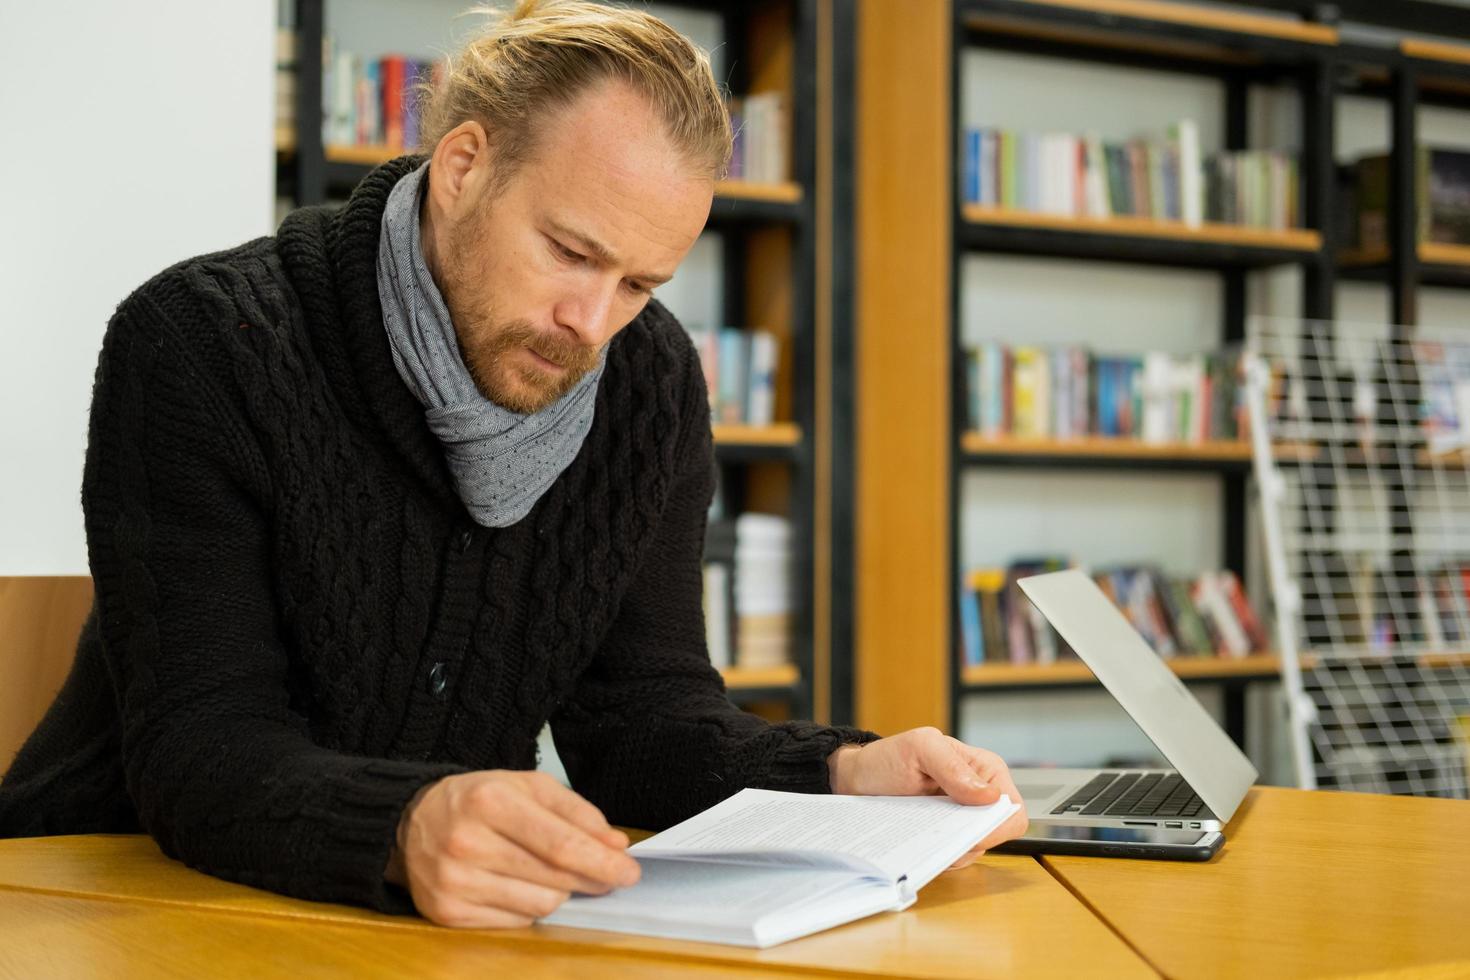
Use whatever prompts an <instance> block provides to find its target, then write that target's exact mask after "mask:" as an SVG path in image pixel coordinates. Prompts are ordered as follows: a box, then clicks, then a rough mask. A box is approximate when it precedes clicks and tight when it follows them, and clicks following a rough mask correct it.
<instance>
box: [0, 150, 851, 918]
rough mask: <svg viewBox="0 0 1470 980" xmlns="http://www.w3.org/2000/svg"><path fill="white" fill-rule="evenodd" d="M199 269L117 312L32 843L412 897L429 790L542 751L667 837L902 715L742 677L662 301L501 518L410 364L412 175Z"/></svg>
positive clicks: (389, 176)
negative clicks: (382, 260)
mask: <svg viewBox="0 0 1470 980" xmlns="http://www.w3.org/2000/svg"><path fill="white" fill-rule="evenodd" d="M419 162H421V158H415V157H404V158H400V159H398V160H395V161H393V162H391V163H389V164H386V165H384V166H383V167H380V168H378V169H377V170H375V171H374V172H373V173H372V174H371V175H370V176H368V177H367V178H366V179H365V180H364V181H363V182H362V184H361V185H360V186H359V187H358V189H357V190H356V191H355V192H354V194H353V195H352V198H351V200H350V201H349V202H348V203H347V204H346V205H345V207H342V208H340V209H329V208H324V207H317V208H304V209H301V210H298V211H296V212H294V213H293V214H291V215H290V216H289V217H288V218H287V219H286V220H285V222H283V223H282V225H281V227H280V229H279V232H278V234H277V235H276V236H275V237H274V238H262V239H258V240H256V241H253V242H249V243H247V244H245V245H241V246H239V247H238V248H235V249H231V250H229V251H226V252H219V253H215V254H212V255H206V256H202V257H199V258H195V259H191V260H189V261H186V262H182V263H180V264H178V265H176V266H173V267H172V268H170V269H168V270H166V271H164V272H163V273H161V274H159V275H158V276H156V277H155V278H153V279H151V280H150V281H149V282H147V283H146V284H144V285H143V286H142V287H140V288H139V289H138V290H136V291H135V292H134V293H133V294H132V295H131V296H129V297H128V298H127V299H126V300H124V301H123V303H122V304H121V305H120V306H119V307H118V309H117V312H116V314H115V315H114V316H113V318H112V320H111V322H110V323H109V325H108V328H107V333H106V336H105V338H104V339H103V343H102V352H101V356H100V358H99V361H98V365H97V374H96V381H95V388H94V391H93V401H92V413H91V422H90V428H89V433H88V442H87V457H86V468H85V472H84V475H83V480H82V504H83V509H84V511H85V515H86V531H87V546H88V555H89V560H90V564H91V570H92V577H93V580H94V582H95V585H96V602H95V604H94V606H93V609H92V613H91V615H90V616H89V618H88V620H87V623H86V625H85V627H84V628H83V631H82V636H81V640H80V642H79V645H78V650H77V660H76V665H75V667H74V668H73V670H72V672H71V674H70V676H69V677H68V679H67V681H66V684H65V686H64V687H63V689H62V691H61V692H60V694H59V695H58V696H57V699H56V701H55V703H54V704H53V705H52V706H51V709H50V710H49V711H48V713H47V714H46V717H45V718H44V719H43V720H42V722H41V724H40V726H39V727H38V728H37V730H36V731H35V733H34V734H32V736H31V737H30V739H29V740H28V741H27V742H26V744H25V746H24V747H23V748H22V749H21V752H20V754H19V755H18V756H17V757H16V760H15V762H14V764H13V765H12V767H11V769H10V771H9V772H8V773H7V775H6V777H5V779H4V781H3V783H0V837H4V836H39V835H47V834H69V833H91V832H130V831H138V830H144V831H146V832H148V833H149V834H151V835H152V836H153V837H154V838H155V839H156V840H157V841H158V843H159V845H160V846H161V847H162V849H163V851H164V852H165V853H166V854H168V855H170V856H172V857H175V858H177V859H179V860H181V861H184V862H186V863H187V864H189V865H191V866H193V867H195V868H198V869H200V870H202V871H206V872H208V873H210V874H213V875H217V876H219V877H222V878H229V879H232V880H235V881H241V882H245V883H247V884H251V885H256V886H259V887H262V888H268V889H271V890H274V891H278V892H283V893H286V894H290V895H296V896H300V897H303V898H311V899H321V900H331V901H341V902H350V903H356V904H362V905H368V906H373V907H376V908H380V909H387V910H394V911H406V910H408V909H410V908H411V905H410V903H409V902H408V901H407V897H406V895H405V893H403V892H402V891H401V890H400V889H397V888H396V887H395V886H392V885H389V884H387V883H385V881H384V879H383V871H384V867H385V865H386V863H387V859H388V853H389V849H390V847H391V845H392V843H393V839H394V831H395V828H396V826H397V823H398V819H399V815H400V814H401V812H402V809H403V807H404V805H405V803H406V802H407V801H408V800H409V799H410V798H411V797H412V796H413V794H414V793H415V792H416V791H417V790H418V789H419V788H420V787H421V786H423V785H425V784H426V783H429V782H432V781H433V780H436V779H438V778H440V777H443V776H446V775H449V774H452V773H459V772H465V771H469V770H474V769H495V768H501V769H530V768H533V767H534V766H535V765H536V736H537V733H538V732H539V731H540V729H541V728H542V726H543V724H545V723H546V722H547V721H548V720H550V722H551V725H552V732H553V735H554V737H555V740H556V745H557V749H558V752H559V754H560V755H561V758H562V760H563V762H564V764H565V766H566V769H567V773H568V775H569V776H570V778H571V781H572V784H573V786H574V788H575V789H576V790H577V791H579V792H580V793H582V794H583V795H585V796H586V797H588V798H589V799H590V800H591V801H592V802H593V803H595V804H596V805H597V806H599V807H601V808H602V810H603V812H604V813H605V814H606V815H607V817H608V819H609V820H611V821H613V822H614V823H620V824H626V825H632V826H638V827H645V828H652V829H657V828H661V827H665V826H668V825H669V824H671V823H674V822H676V821H678V820H681V819H683V818H685V817H687V816H689V815H691V814H693V813H696V812H698V811H699V810H701V809H704V808H706V807H709V806H711V805H713V804H714V803H717V802H718V801H720V800H721V799H723V798H725V797H726V796H728V795H730V794H731V793H734V792H735V791H736V790H738V789H740V788H741V787H744V786H762V787H768V788H775V789H787V790H798V791H803V792H813V793H819V792H825V791H826V790H827V788H828V782H827V780H828V775H827V766H826V758H827V756H828V754H829V753H831V752H832V751H833V750H834V749H835V748H836V747H837V746H838V745H839V744H841V743H842V742H844V741H855V740H866V739H869V738H872V737H875V736H872V735H870V734H866V733H862V732H858V731H856V730H852V729H834V728H826V727H818V726H815V725H809V724H804V723H788V724H780V725H770V724H767V723H765V722H763V721H761V720H759V719H757V718H755V717H753V716H751V715H748V714H745V713H743V712H741V711H739V710H738V709H736V708H735V707H734V706H732V705H731V704H730V702H729V701H728V700H727V699H726V697H725V693H724V689H723V685H722V682H721V680H720V675H719V674H718V672H716V671H715V670H713V669H712V668H711V667H710V664H709V659H708V655H707V653H706V650H705V645H704V627H703V622H702V616H701V611H700V598H701V572H700V565H701V546H702V542H703V536H704V526H705V518H706V510H707V508H708V505H709V502H710V497H711V494H712V492H713V456H712V447H711V438H710V427H709V405H708V401H707V400H706V393H705V387H704V381H703V376H702V374H701V372H700V369H699V364H698V359H697V357H696V355H695V353H694V351H693V347H692V345H691V344H690V343H689V341H688V339H687V337H686V335H685V334H684V332H683V330H682V329H681V328H680V326H679V324H678V323H677V322H676V321H675V320H674V318H673V317H672V316H670V315H669V314H668V313H667V312H666V311H665V310H664V309H663V308H662V307H660V306H659V305H658V304H657V303H654V302H650V303H649V305H648V308H647V309H646V310H645V311H644V312H643V313H642V314H641V315H640V316H639V317H638V318H637V319H636V320H634V321H633V323H631V324H630V325H629V326H628V327H627V328H626V329H625V330H624V331H623V332H622V333H621V334H619V335H618V336H617V338H616V339H615V340H614V341H613V342H612V345H611V348H610V350H609V353H608V358H607V367H606V370H605V373H604V375H603V377H602V380H601V382H600V384H599V390H598V393H597V409H596V418H595V421H594V424H593V427H592V430H591V432H590V433H589V434H588V436H587V439H586V441H585V443H584V444H583V446H582V448H581V451H580V453H579V454H578V456H577V458H576V460H575V461H574V462H573V463H572V465H571V466H570V467H568V468H567V470H566V471H565V472H564V473H563V474H562V476H561V477H560V478H559V479H558V480H557V481H556V483H555V485H553V486H552V488H551V489H550V490H549V491H548V492H547V493H546V494H545V495H544V496H543V497H542V498H541V500H540V501H538V502H537V504H536V506H535V508H534V509H533V510H532V511H531V513H530V514H529V515H528V516H527V517H526V518H525V519H523V520H522V521H520V522H519V523H517V524H515V525H513V526H511V527H507V528H501V529H486V528H482V527H480V526H479V525H477V524H475V523H474V522H473V521H472V520H471V519H470V516H469V514H468V513H467V511H466V510H465V508H464V505H463V504H462V503H461V502H460V500H459V498H458V496H457V495H456V494H455V491H454V486H453V482H452V478H451V476H450V474H449V471H448V469H447V467H446V465H445V463H444V460H443V456H442V452H441V449H440V446H439V444H438V443H437V442H436V441H435V439H434V436H433V434H432V433H431V432H430V431H429V429H428V428H427V427H426V425H425V423H424V420H423V409H422V407H421V406H420V405H419V404H418V402H417V401H415V399H414V397H413V395H412V394H411V393H410V392H409V390H408V389H407V387H405V386H404V384H403V382H402V381H401V380H400V378H399V377H398V375H397V373H396V370H395V368H394V366H393V363H392V360H391V356H390V353H389V348H388V341H387V337H386V334H385V332H384V328H383V321H382V311H381V308H380V306H379V301H378V290H377V285H376V279H375V276H376V260H377V254H378V236H379V228H380V225H381V219H382V214H383V208H384V205H385V203H386V201H387V197H388V192H389V190H390V189H391V188H392V186H393V184H394V182H395V181H397V180H398V179H399V178H400V177H402V176H403V175H404V174H406V173H408V172H409V171H410V170H411V169H412V168H413V167H414V166H415V165H417V164H418V163H419Z"/></svg>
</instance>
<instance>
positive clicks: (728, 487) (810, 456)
mask: <svg viewBox="0 0 1470 980" xmlns="http://www.w3.org/2000/svg"><path fill="white" fill-rule="evenodd" d="M326 2H327V0H297V2H296V4H295V8H296V36H297V50H298V51H303V52H310V51H320V50H321V48H322V39H323V34H324V30H325V5H326ZM670 2H672V3H673V4H675V5H677V6H684V7H689V8H694V9H700V10H708V11H714V12H717V13H719V14H720V15H721V18H722V20H723V25H724V36H725V38H726V42H725V43H726V45H727V47H728V48H729V50H730V51H731V57H730V59H729V63H730V66H731V67H730V73H729V77H728V78H727V79H725V80H723V81H724V82H725V83H726V84H728V85H729V86H730V87H731V88H732V90H734V91H742V90H743V88H744V86H745V84H746V82H747V78H746V74H745V73H746V69H747V58H746V56H745V55H746V52H745V41H746V34H747V32H746V27H747V25H748V23H749V18H750V16H751V14H752V9H751V8H752V5H751V4H749V3H743V2H739V0H670ZM826 6H827V4H826V3H825V2H824V0H789V7H790V10H791V23H790V29H791V32H792V39H793V44H794V66H795V75H794V92H793V93H792V95H793V99H792V114H793V120H792V132H793V134H794V139H793V140H792V147H791V150H792V173H793V179H794V181H795V182H796V183H797V184H798V185H799V186H800V187H801V197H800V199H799V200H798V201H796V202H786V201H772V200H762V199H755V198H747V197H741V196H738V195H731V196H717V197H716V199H715V201H714V203H713V206H712V208H711V212H710V218H709V225H708V227H709V228H710V229H712V230H715V231H717V232H718V233H719V234H721V235H722V236H723V237H724V244H725V248H724V254H725V283H726V288H725V291H724V292H725V295H724V298H723V306H724V309H723V313H724V316H725V318H726V322H728V323H731V324H741V323H744V322H745V317H744V312H745V311H744V291H743V288H742V287H743V285H744V282H745V272H744V269H745V259H746V256H747V254H748V247H747V246H748V236H749V234H750V233H751V232H752V231H754V230H755V229H757V228H764V227H770V226H773V225H775V226H781V227H784V228H786V229H788V231H789V234H790V235H791V236H792V242H791V244H792V268H791V296H792V320H793V331H792V340H793V351H792V357H793V363H792V371H793V376H794V377H795V378H797V379H799V380H798V383H797V384H795V385H794V391H793V392H792V396H793V398H792V405H793V413H794V417H793V419H792V421H794V422H795V423H796V424H797V425H798V426H800V429H801V432H802V439H801V441H800V442H799V443H798V444H796V445H795V446H767V445H748V444H729V445H721V446H718V447H716V462H717V466H718V468H719V471H720V480H721V485H722V487H723V488H724V490H725V492H726V493H727V498H726V502H727V504H731V503H733V504H734V505H735V506H736V507H737V508H738V506H739V504H740V500H739V498H740V496H741V494H740V489H739V488H740V487H741V486H742V485H743V483H744V479H743V475H744V470H745V468H746V467H748V466H749V465H752V464H777V465H782V466H786V467H789V468H790V472H791V494H792V498H791V519H792V522H793V524H794V525H795V529H796V535H795V537H796V540H797V541H798V542H800V545H799V547H798V549H797V554H796V556H795V562H794V569H793V573H794V579H795V581H796V583H797V597H796V609H797V614H796V625H795V636H796V642H795V644H794V652H795V657H796V666H797V670H798V673H799V675H800V680H799V681H798V683H797V684H795V685H794V686H791V687H774V688H769V689H766V688H761V689H749V688H742V689H736V690H732V691H731V692H730V696H731V698H732V699H733V700H735V701H736V702H737V703H741V704H745V703H750V702H753V701H758V700H759V701H769V700H783V701H786V702H787V703H788V704H789V705H790V707H791V710H792V712H793V714H794V715H796V716H798V717H806V716H810V715H811V713H812V705H813V697H812V680H813V644H814V631H813V625H814V619H813V616H814V595H813V593H814V583H813V568H814V555H813V548H814V546H815V537H814V500H813V488H814V484H815V480H814V477H815V473H814V467H815V465H816V454H815V451H814V446H813V440H814V438H815V437H816V435H815V433H816V429H815V426H814V422H815V416H816V393H815V391H814V384H812V383H810V382H811V380H812V379H813V378H814V377H815V371H814V369H815V366H816V362H815V345H814V338H813V333H814V330H813V323H814V312H815V310H814V308H815V298H816V290H817V288H818V284H817V278H816V249H817V240H816V236H817V228H816V222H815V207H814V198H815V196H816V191H817V188H816V185H815V177H816V159H815V157H816V139H815V137H816V123H817V120H816V118H815V113H816V109H815V106H816V95H817V85H818V80H817V77H816V64H817V58H816V53H817V51H816V46H817V31H818V29H819V27H820V26H821V25H819V23H818V15H819V8H821V9H825V8H826ZM830 19H831V22H832V23H831V25H829V29H834V31H835V39H836V44H835V46H834V50H833V52H832V55H833V63H832V65H830V66H829V70H830V71H832V73H833V78H834V80H836V81H837V82H839V83H841V84H846V85H847V86H848V88H847V89H846V90H845V91H851V85H852V79H853V75H854V72H853V66H852V59H853V57H854V51H855V45H854V43H853V35H854V31H853V24H852V19H851V12H850V11H844V10H843V4H841V3H838V4H835V5H833V7H832V10H831V13H830ZM321 106H322V70H321V64H320V60H319V59H314V58H301V59H298V67H297V82H296V107H295V124H294V130H293V146H292V150H291V152H290V153H289V155H286V156H284V158H283V159H281V160H278V165H277V173H278V189H280V190H285V191H287V192H288V193H289V195H290V196H291V197H292V198H293V200H294V203H295V204H296V206H302V205H310V204H319V203H323V202H325V201H326V200H328V198H329V197H330V196H332V195H342V194H345V193H346V192H348V191H350V190H351V188H352V187H354V186H356V184H357V183H358V182H359V181H360V180H361V179H362V178H363V177H364V176H366V175H367V173H368V172H369V171H370V170H371V169H372V167H370V166H367V165H363V164H355V163H346V162H341V161H330V160H328V159H327V158H326V155H325V147H324V145H323V141H322V127H321V118H322V117H321ZM852 122H853V120H852V119H851V118H850V116H846V115H844V114H843V113H842V112H841V111H838V112H837V113H836V114H835V118H834V120H833V136H834V138H835V139H836V140H837V141H838V142H839V143H842V144H843V145H846V146H850V145H851V134H850V127H851V125H852ZM839 190H840V191H841V192H843V193H846V194H847V195H848V197H847V198H846V199H845V200H846V203H845V205H840V206H839V207H838V209H837V210H838V211H839V212H841V213H843V214H848V215H850V211H851V200H850V195H851V185H850V182H848V183H847V184H846V185H845V187H844V188H841V189H839ZM838 200H839V202H840V201H841V200H842V199H838ZM843 220H845V221H847V222H849V223H848V225H847V226H846V227H847V228H848V230H849V233H850V227H851V226H850V217H846V218H844V219H843ZM836 230H837V229H834V232H835V231H836ZM833 239H834V241H833V242H830V243H828V244H829V245H831V244H835V242H836V241H837V238H836V234H834V235H833ZM849 253H850V246H849V247H848V251H846V252H844V251H841V250H839V251H837V252H835V253H834V254H833V265H834V272H835V273H836V274H837V275H847V274H848V273H847V272H846V271H845V270H848V269H850V264H851V256H850V254H849ZM836 312H837V313H838V314H839V316H834V318H833V321H832V322H833V329H834V333H835V334H836V335H837V336H838V340H837V343H838V344H839V346H840V351H839V353H840V354H841V359H839V360H837V361H836V362H835V363H834V364H833V365H831V373H832V377H833V379H834V387H835V389H836V397H835V398H834V403H833V405H832V406H831V407H832V409H833V412H834V414H835V416H836V418H837V421H838V423H839V424H841V422H842V420H843V419H846V418H847V417H848V416H849V415H850V408H849V406H847V405H846V404H845V403H844V402H841V401H838V399H845V398H848V397H850V394H851V390H850V385H851V382H850V380H849V379H850V375H851V352H850V341H849V340H847V339H846V334H847V327H846V325H847V324H848V323H849V322H850V320H848V319H841V318H840V317H841V316H846V317H850V310H846V308H844V310H839V311H836ZM836 449H837V455H836V456H835V457H834V458H835V459H836V460H837V462H836V465H834V468H833V473H832V477H833V487H834V502H835V504H836V505H837V507H836V508H835V511H834V515H833V517H834V521H848V522H849V523H848V524H847V525H842V524H834V531H836V532H837V533H834V534H832V535H831V537H832V539H833V540H834V541H835V540H844V541H845V540H850V538H851V533H850V521H851V500H850V498H851V479H850V475H849V473H850V470H848V469H847V468H846V466H847V465H848V464H849V463H850V458H849V457H848V456H843V455H841V453H842V447H841V446H838V447H836ZM831 565H832V567H833V568H834V569H836V568H843V567H844V563H843V562H841V561H835V560H834V561H833V562H831ZM844 575H850V571H845V572H844ZM832 584H833V588H832V591H831V604H830V616H831V620H830V626H831V631H830V632H831V636H832V638H833V640H834V643H833V645H832V648H831V649H832V656H831V663H832V666H833V679H834V687H833V690H832V701H831V714H832V718H833V720H834V721H836V722H847V721H850V720H851V712H852V696H851V677H852V671H851V664H850V663H849V662H848V659H849V658H848V655H847V654H846V652H845V651H847V650H849V649H850V642H848V641H849V638H850V635H851V627H850V619H851V597H852V582H851V579H850V577H845V578H842V579H840V580H839V579H838V578H837V577H836V576H835V575H834V581H833V583H832Z"/></svg>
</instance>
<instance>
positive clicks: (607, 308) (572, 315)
mask: <svg viewBox="0 0 1470 980" xmlns="http://www.w3.org/2000/svg"><path fill="white" fill-rule="evenodd" d="M617 288H618V283H617V282H616V281H614V282H612V283H605V282H602V281H601V280H599V281H597V282H596V283H589V284H588V285H587V286H586V287H585V288H583V289H581V290H579V291H577V292H576V293H574V294H572V295H570V296H567V297H566V298H565V299H563V300H562V301H561V302H560V303H558V304H557V307H556V311H555V312H556V322H557V324H558V325H560V326H563V327H566V328H567V329H569V330H571V331H572V332H573V333H575V334H576V335H577V340H578V341H579V342H581V343H583V344H585V345H587V346H588V347H600V346H602V344H603V343H604V342H606V340H607V336H608V334H609V332H610V329H609V327H610V320H611V316H612V306H613V299H614V297H615V296H616V295H617Z"/></svg>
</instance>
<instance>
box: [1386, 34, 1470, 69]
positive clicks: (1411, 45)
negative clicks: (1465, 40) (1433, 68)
mask: <svg viewBox="0 0 1470 980" xmlns="http://www.w3.org/2000/svg"><path fill="white" fill-rule="evenodd" d="M1399 50H1400V51H1402V52H1403V53H1404V56H1405V57H1408V58H1422V59H1424V60H1425V61H1447V62H1451V63H1452V64H1459V65H1470V44H1448V43H1446V42H1443V41H1415V40H1410V39H1407V38H1406V39H1404V40H1402V41H1400V42H1399Z"/></svg>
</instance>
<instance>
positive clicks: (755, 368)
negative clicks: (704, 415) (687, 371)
mask: <svg viewBox="0 0 1470 980" xmlns="http://www.w3.org/2000/svg"><path fill="white" fill-rule="evenodd" d="M689 335H690V337H691V338H692V339H693V340H694V346H695V347H696V348H697V349H698V351H699V361H700V364H701V366H702V367H703V368H704V383H705V387H706V388H707V389H708V390H709V404H710V418H711V420H712V421H714V422H715V423H717V424H721V425H770V424H771V423H772V422H774V421H775V420H776V369H777V367H778V366H779V363H780V357H781V344H780V341H779V340H778V339H777V338H776V335H775V334H773V333H770V332H769V331H766V330H739V329H736V328H733V327H725V328H723V329H720V330H697V329H691V330H690V331H689Z"/></svg>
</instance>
